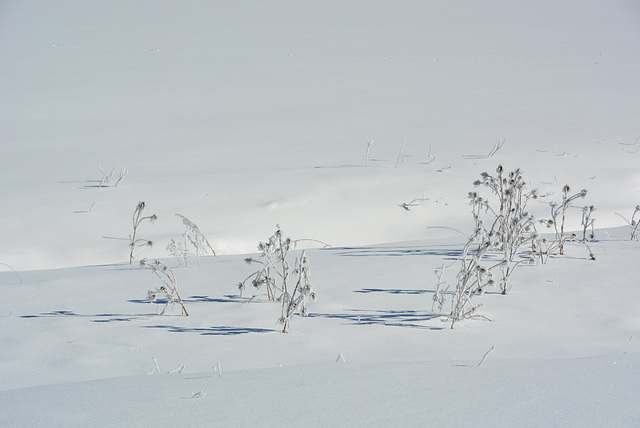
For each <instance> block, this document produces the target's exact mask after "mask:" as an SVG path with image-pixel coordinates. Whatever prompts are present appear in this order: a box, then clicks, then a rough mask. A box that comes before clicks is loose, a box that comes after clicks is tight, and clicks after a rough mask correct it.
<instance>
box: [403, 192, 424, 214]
mask: <svg viewBox="0 0 640 428" xmlns="http://www.w3.org/2000/svg"><path fill="white" fill-rule="evenodd" d="M428 200H429V198H425V197H424V195H423V196H422V198H414V199H413V200H412V201H411V202H403V203H401V204H400V205H398V206H399V207H402V208H404V209H405V210H407V211H411V207H419V206H420V205H422V203H423V202H424V201H428Z"/></svg>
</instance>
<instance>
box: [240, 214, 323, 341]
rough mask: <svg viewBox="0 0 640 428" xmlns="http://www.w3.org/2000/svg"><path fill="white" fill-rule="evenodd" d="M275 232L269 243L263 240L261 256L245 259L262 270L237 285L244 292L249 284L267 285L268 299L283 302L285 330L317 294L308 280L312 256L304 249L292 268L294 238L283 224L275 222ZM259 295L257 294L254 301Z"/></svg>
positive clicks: (280, 321)
mask: <svg viewBox="0 0 640 428" xmlns="http://www.w3.org/2000/svg"><path fill="white" fill-rule="evenodd" d="M276 227H277V230H276V232H275V233H274V234H273V235H272V236H271V237H270V238H269V240H268V241H267V242H260V244H258V249H259V250H260V251H261V253H260V259H254V258H251V257H250V258H246V259H245V262H246V263H248V264H253V263H258V264H260V265H262V269H260V270H259V271H257V272H254V273H252V274H251V275H249V276H248V277H247V278H246V279H245V280H244V281H242V282H240V283H239V284H238V289H239V290H240V292H241V293H242V291H243V290H245V288H246V285H247V283H249V282H250V283H251V285H252V286H253V287H254V288H255V289H259V288H261V287H263V286H264V287H265V288H266V295H267V299H268V300H269V301H276V300H277V301H280V303H281V305H282V306H281V316H280V318H279V320H278V322H279V323H280V324H282V332H283V333H286V332H288V331H289V324H290V320H291V317H292V316H293V314H294V313H295V312H296V311H299V312H300V314H301V315H302V316H305V315H307V313H308V309H307V306H306V303H307V301H308V300H312V301H314V300H315V299H316V298H317V296H316V294H315V292H313V290H312V288H311V283H310V281H309V258H308V257H307V255H306V252H305V251H304V250H303V251H302V254H301V256H300V257H299V258H297V259H296V260H295V262H294V266H293V269H291V266H290V263H289V253H290V251H291V250H292V248H293V247H294V246H295V241H292V240H291V238H289V237H284V235H283V233H282V231H281V230H280V226H278V225H276ZM294 282H295V284H294V285H292V284H293V283H294ZM255 297H256V296H255V295H254V296H253V298H252V300H253V299H254V298H255Z"/></svg>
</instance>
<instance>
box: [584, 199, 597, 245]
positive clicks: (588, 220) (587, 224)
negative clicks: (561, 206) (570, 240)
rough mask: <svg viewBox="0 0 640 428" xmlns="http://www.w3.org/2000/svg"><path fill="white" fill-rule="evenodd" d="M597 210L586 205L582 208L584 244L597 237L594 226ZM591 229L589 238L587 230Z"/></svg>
mask: <svg viewBox="0 0 640 428" xmlns="http://www.w3.org/2000/svg"><path fill="white" fill-rule="evenodd" d="M595 210H596V208H595V207H594V206H593V205H585V206H584V207H582V221H581V222H580V224H581V225H582V242H586V241H587V240H593V239H595V237H596V234H595V226H594V224H595V222H596V219H595V218H593V212H594V211H595ZM589 228H591V233H590V234H589V236H587V229H589Z"/></svg>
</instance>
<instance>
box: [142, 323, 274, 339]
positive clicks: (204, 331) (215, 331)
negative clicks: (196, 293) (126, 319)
mask: <svg viewBox="0 0 640 428" xmlns="http://www.w3.org/2000/svg"><path fill="white" fill-rule="evenodd" d="M144 328H156V329H164V330H167V331H169V332H171V333H198V334H201V335H202V336H232V335H238V334H247V333H278V332H279V330H273V329H268V328H251V327H229V326H226V325H223V326H216V327H204V328H203V327H199V328H190V327H178V326H173V325H150V326H145V327H144Z"/></svg>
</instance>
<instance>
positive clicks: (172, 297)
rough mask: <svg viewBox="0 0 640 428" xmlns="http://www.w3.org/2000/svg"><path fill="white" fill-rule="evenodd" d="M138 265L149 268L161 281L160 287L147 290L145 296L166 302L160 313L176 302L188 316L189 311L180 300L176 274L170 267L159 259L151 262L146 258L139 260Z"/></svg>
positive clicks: (154, 300)
mask: <svg viewBox="0 0 640 428" xmlns="http://www.w3.org/2000/svg"><path fill="white" fill-rule="evenodd" d="M140 267H144V268H149V269H151V270H152V272H153V273H154V274H155V275H156V276H157V277H158V278H160V281H162V285H161V286H160V287H157V288H156V289H155V290H149V291H148V292H147V298H148V299H149V300H151V301H152V302H156V301H163V300H164V301H165V302H166V303H165V306H164V308H163V309H162V312H161V313H160V315H164V314H165V311H166V310H167V307H168V306H169V304H175V303H178V304H179V305H180V307H181V308H182V314H183V315H184V316H187V317H188V316H189V313H188V312H187V308H185V307H184V303H183V302H182V298H181V297H180V293H179V292H178V281H177V280H176V275H175V274H174V273H173V271H172V270H171V268H170V267H169V266H167V265H165V264H164V263H162V262H160V261H159V260H154V261H152V262H151V261H149V260H147V259H142V260H140Z"/></svg>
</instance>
